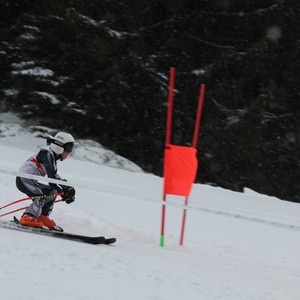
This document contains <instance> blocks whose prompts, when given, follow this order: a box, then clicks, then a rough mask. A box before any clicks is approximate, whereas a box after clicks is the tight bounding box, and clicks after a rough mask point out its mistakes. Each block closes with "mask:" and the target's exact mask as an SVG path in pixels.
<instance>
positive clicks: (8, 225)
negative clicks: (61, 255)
mask: <svg viewBox="0 0 300 300" xmlns="http://www.w3.org/2000/svg"><path fill="white" fill-rule="evenodd" d="M0 228H5V229H12V230H17V231H22V232H28V233H34V234H40V235H45V236H50V237H55V238H61V239H65V240H70V241H77V242H82V243H87V244H92V245H99V244H105V245H110V244H113V243H115V242H116V238H105V237H104V236H86V235H79V234H73V233H66V232H62V231H56V230H51V229H49V228H48V229H46V228H35V227H28V226H23V225H21V224H19V223H18V219H16V218H15V219H14V220H13V221H10V222H5V221H1V222H0Z"/></svg>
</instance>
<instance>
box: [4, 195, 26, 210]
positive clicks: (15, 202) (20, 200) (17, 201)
mask: <svg viewBox="0 0 300 300" xmlns="http://www.w3.org/2000/svg"><path fill="white" fill-rule="evenodd" d="M29 199H31V198H30V197H27V198H22V199H19V200H16V201H13V202H11V203H8V204H6V205H4V206H1V207H0V209H3V208H5V207H8V206H11V205H13V204H17V203H19V202H22V201H25V200H29Z"/></svg>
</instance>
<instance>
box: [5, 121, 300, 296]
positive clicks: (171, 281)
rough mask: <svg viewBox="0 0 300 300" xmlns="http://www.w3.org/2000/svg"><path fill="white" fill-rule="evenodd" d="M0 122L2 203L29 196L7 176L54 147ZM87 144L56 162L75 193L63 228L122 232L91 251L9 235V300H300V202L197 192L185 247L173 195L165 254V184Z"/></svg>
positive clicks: (60, 212) (60, 216) (60, 209)
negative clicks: (46, 147) (162, 228)
mask: <svg viewBox="0 0 300 300" xmlns="http://www.w3.org/2000/svg"><path fill="white" fill-rule="evenodd" d="M0 119H1V120H2V123H0V125H1V126H0V169H1V170H0V186H1V196H0V206H1V207H2V206H3V205H5V204H7V203H9V202H11V201H14V200H16V199H19V198H23V197H24V195H23V194H22V193H21V192H19V191H18V190H17V189H16V187H15V179H14V176H13V175H12V174H10V173H13V172H16V171H18V168H19V166H20V164H21V163H22V162H23V161H24V160H25V159H27V158H28V157H29V156H30V155H31V154H32V153H34V152H36V151H37V149H38V148H39V147H40V146H42V145H43V144H45V140H44V139H43V138H41V137H38V136H37V134H36V131H33V132H32V133H30V132H29V131H27V130H26V129H25V127H24V126H23V127H22V126H21V125H20V124H19V123H18V124H16V123H9V120H10V122H12V121H14V122H16V119H12V118H11V116H9V115H8V116H7V115H0ZM8 119H9V120H8ZM4 122H5V123H4ZM20 126H21V127H20ZM83 144H84V142H83V141H81V145H83ZM89 145H91V142H89V143H87V146H86V147H85V148H84V147H81V148H78V147H77V148H75V152H74V155H73V156H72V157H70V158H68V159H67V160H66V161H64V162H59V163H58V169H59V174H60V175H61V176H62V177H65V178H67V179H68V181H69V182H70V183H72V184H74V187H75V188H76V191H77V195H76V201H75V202H74V203H72V204H70V205H67V204H65V203H57V204H56V205H55V208H54V211H53V213H52V215H51V216H52V218H53V219H54V220H55V221H56V222H57V223H58V224H59V225H61V226H62V227H64V229H65V231H66V232H74V233H79V234H88V235H106V236H107V237H112V236H114V237H116V238H117V242H116V244H114V245H111V246H105V245H97V246H95V245H87V244H83V243H79V242H74V241H65V240H60V239H55V238H51V237H45V236H39V235H33V234H28V233H24V232H17V231H12V230H8V229H2V228H0V235H1V247H0V258H1V272H0V293H1V299H9V300H21V299H22V300H24V299H26V300H38V299H43V300H53V299H56V300H57V299H72V300H79V299H82V300H89V299H91V300H95V299H97V300H98V299H103V300H110V299H120V300H121V299H122V300H126V299H128V300H130V299H131V300H135V299H137V300H138V299H139V300H143V299H149V300H150V299H151V300H182V299H190V300H196V299H197V300H219V299H220V300H221V299H222V300H299V299H300V260H299V254H300V239H299V235H300V218H299V217H300V205H299V204H296V203H291V202H287V201H282V200H279V199H277V198H274V197H268V196H265V195H260V194H257V193H255V192H253V191H251V190H248V189H246V190H245V192H244V193H236V192H232V191H228V190H224V189H221V188H216V187H211V186H208V185H202V184H195V185H194V187H193V190H192V193H191V196H190V199H189V206H188V209H187V223H186V231H185V240H184V245H183V246H179V234H180V226H181V218H182V211H183V207H182V204H183V199H182V198H181V197H175V196H169V197H168V199H167V203H168V204H167V207H166V211H167V215H166V237H165V247H160V246H159V236H160V221H161V204H162V201H161V199H162V185H163V181H162V178H160V177H157V176H154V175H151V174H146V173H143V172H142V171H141V170H140V169H139V168H138V167H136V169H135V168H134V167H133V166H134V164H132V163H130V162H128V169H129V170H128V169H126V167H127V164H126V160H125V159H124V158H120V160H121V161H122V163H121V164H120V165H118V163H116V161H118V159H119V157H117V156H116V155H114V156H110V155H108V156H107V159H106V160H101V159H99V157H100V156H101V154H103V153H104V149H103V148H101V146H99V149H100V152H97V151H96V148H97V146H96V144H93V145H92V146H93V148H92V151H88V150H89ZM84 149H86V150H87V152H84ZM77 150H78V153H76V151H77ZM93 156H95V159H94V160H93ZM109 157H112V161H113V164H112V166H113V167H111V166H109V164H110V163H109ZM87 160H89V161H87ZM118 166H120V167H121V168H122V169H120V168H118ZM28 204H29V201H27V202H22V203H21V204H20V205H19V206H18V205H14V206H13V207H10V208H11V209H16V208H18V207H22V206H24V205H28ZM10 208H7V209H1V210H0V214H1V213H4V212H7V211H9V210H10ZM15 215H16V216H17V217H20V216H21V212H18V213H15ZM11 217H12V215H8V216H5V217H2V218H0V219H2V220H10V219H11ZM0 221H1V220H0Z"/></svg>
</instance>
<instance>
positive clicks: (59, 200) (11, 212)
mask: <svg viewBox="0 0 300 300" xmlns="http://www.w3.org/2000/svg"><path fill="white" fill-rule="evenodd" d="M29 199H31V198H29ZM61 201H63V200H62V199H58V200H55V201H54V202H55V203H57V202H61ZM19 202H21V201H19ZM27 207H28V206H24V207H21V208H18V209H15V210H12V211H9V212H7V213H4V214H2V215H0V217H4V216H6V215H9V214H13V213H15V212H17V211H20V210H24V209H26V208H27Z"/></svg>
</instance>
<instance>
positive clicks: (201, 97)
mask: <svg viewBox="0 0 300 300" xmlns="http://www.w3.org/2000/svg"><path fill="white" fill-rule="evenodd" d="M204 92H205V85H204V84H201V87H200V92H199V99H198V108H197V115H196V121H195V128H194V137H193V148H195V149H196V148H197V141H198V134H199V128H200V121H201V115H202V108H203V102H204ZM187 205H188V197H185V202H184V206H187ZM185 220H186V208H184V209H183V215H182V224H181V233H180V243H179V244H180V246H182V245H183V238H184V228H185Z"/></svg>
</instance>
